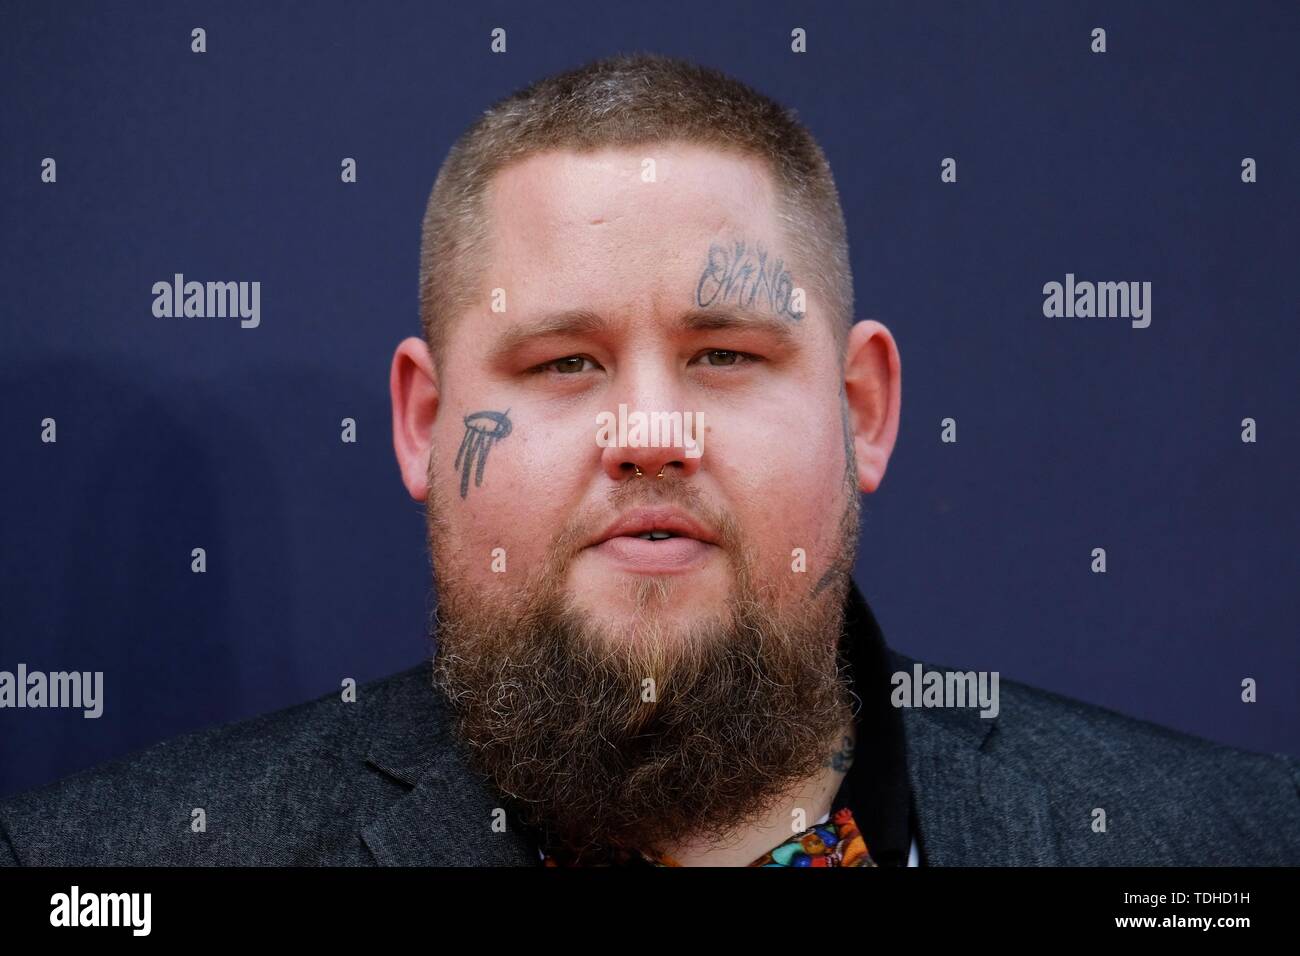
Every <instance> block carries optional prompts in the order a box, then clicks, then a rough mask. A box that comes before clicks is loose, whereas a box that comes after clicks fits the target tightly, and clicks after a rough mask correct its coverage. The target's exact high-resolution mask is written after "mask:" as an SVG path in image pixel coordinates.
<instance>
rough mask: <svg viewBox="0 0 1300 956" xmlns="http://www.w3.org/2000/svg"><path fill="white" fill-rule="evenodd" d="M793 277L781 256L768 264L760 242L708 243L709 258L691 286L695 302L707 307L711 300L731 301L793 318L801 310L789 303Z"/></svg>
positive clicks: (792, 291) (794, 318) (796, 319)
mask: <svg viewBox="0 0 1300 956" xmlns="http://www.w3.org/2000/svg"><path fill="white" fill-rule="evenodd" d="M792 295H794V279H793V278H792V277H791V275H790V271H789V270H788V269H786V267H785V260H783V259H776V260H774V261H773V262H772V264H771V265H770V266H769V265H768V262H767V250H766V249H765V248H763V244H762V243H756V244H755V245H754V248H753V249H749V248H748V247H747V246H746V245H745V243H743V242H735V243H732V247H731V248H730V249H728V248H727V247H726V246H722V245H718V244H717V243H714V244H713V245H711V246H709V261H708V264H707V265H706V266H705V267H704V271H703V272H702V273H701V274H700V282H699V285H697V286H696V287H695V304H696V305H698V306H700V307H701V308H706V309H707V308H708V307H709V306H711V305H713V303H715V302H719V303H722V302H735V303H736V304H737V305H739V306H741V307H742V308H749V307H751V306H755V305H757V306H760V307H766V308H767V309H768V310H769V311H771V312H775V313H776V314H777V315H780V316H784V317H785V318H787V319H792V320H794V321H795V322H798V321H800V320H801V319H802V318H803V314H802V313H799V312H796V311H794V309H792V308H791V307H790V297H791V296H792Z"/></svg>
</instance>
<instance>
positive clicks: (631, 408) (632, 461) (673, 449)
mask: <svg viewBox="0 0 1300 956" xmlns="http://www.w3.org/2000/svg"><path fill="white" fill-rule="evenodd" d="M610 416H612V417H611V418H606V421H607V422H610V423H611V424H612V426H613V427H611V428H610V429H609V438H610V439H611V440H610V441H608V442H607V443H605V447H604V448H603V449H602V450H601V466H602V467H603V468H604V469H605V474H607V475H608V476H609V477H610V478H611V479H612V480H613V481H627V480H630V479H634V478H646V479H648V480H650V481H656V480H660V479H664V478H669V477H676V478H689V477H691V476H692V475H694V474H695V473H696V472H697V471H699V470H700V460H701V458H702V457H703V451H704V421H703V413H702V412H697V411H694V410H684V409H674V410H671V411H665V410H663V409H662V407H655V406H649V407H647V405H646V404H645V403H638V404H637V405H628V404H620V405H619V407H618V408H616V409H611V410H610Z"/></svg>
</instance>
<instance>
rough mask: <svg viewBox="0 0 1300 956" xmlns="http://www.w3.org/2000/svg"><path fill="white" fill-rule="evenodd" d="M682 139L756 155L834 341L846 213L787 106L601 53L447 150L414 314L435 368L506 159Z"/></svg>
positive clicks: (499, 108)
mask: <svg viewBox="0 0 1300 956" xmlns="http://www.w3.org/2000/svg"><path fill="white" fill-rule="evenodd" d="M667 141H679V142H686V143H690V144H695V145H708V146H716V147H717V148H719V149H730V150H735V151H738V152H740V153H743V154H747V155H752V156H756V157H758V158H760V159H762V160H763V161H764V162H766V164H767V166H768V169H769V170H770V171H771V173H772V175H773V176H774V178H775V180H776V183H777V186H778V194H779V196H780V197H781V208H780V209H779V210H778V215H779V217H780V219H781V221H782V223H783V224H784V227H785V229H786V233H787V237H788V238H789V241H790V246H791V253H790V255H792V256H797V257H798V261H799V264H800V267H801V271H800V273H799V274H800V275H801V276H807V277H808V278H807V279H806V280H805V282H806V284H808V285H809V286H811V290H810V291H812V292H813V293H814V294H816V295H817V297H818V299H819V300H820V301H821V302H823V303H825V305H826V307H827V309H828V311H829V313H830V315H829V318H830V321H831V323H832V329H833V331H834V334H835V338H836V341H837V343H838V344H839V346H840V348H841V349H842V348H843V345H844V341H845V339H846V337H847V329H848V326H849V325H850V324H851V323H852V315H853V278H852V273H851V271H850V266H849V253H848V239H847V235H846V230H845V225H844V213H843V211H842V210H841V208H840V201H839V195H838V193H837V191H836V189H835V180H834V178H833V177H832V175H831V169H830V164H829V163H827V161H826V157H825V155H824V154H823V153H822V150H821V147H820V146H818V145H817V142H816V140H814V139H813V137H812V134H811V133H809V132H808V130H807V129H806V128H805V127H804V126H803V125H802V124H801V123H800V122H799V121H798V120H797V119H796V118H795V115H794V113H793V112H792V111H790V110H787V109H785V108H783V107H782V106H780V105H779V104H777V103H776V102H774V101H773V100H771V99H769V98H768V97H766V96H764V95H763V94H761V93H759V92H757V91H755V90H754V89H752V88H750V87H749V86H746V85H745V84H743V83H741V82H739V81H738V80H734V79H732V78H731V77H728V76H726V75H725V74H723V73H720V72H718V71H717V70H712V69H709V68H707V67H702V66H698V65H695V64H693V63H689V62H686V61H683V60H676V59H671V58H668V57H663V56H657V55H652V54H638V55H631V56H618V57H612V58H609V59H604V60H598V61H596V62H594V63H590V64H588V65H586V66H583V67H580V68H578V69H576V70H572V71H569V72H566V73H560V74H556V75H554V76H549V77H546V78H545V79H543V80H540V81H538V82H537V83H534V84H533V85H532V86H529V87H528V88H526V89H524V90H521V91H519V92H518V93H515V94H513V95H511V96H509V97H507V98H505V99H504V100H501V101H500V102H498V103H497V104H495V105H494V106H492V107H491V108H490V109H489V110H487V111H486V112H485V113H484V114H483V115H482V116H481V117H479V119H478V120H477V121H476V122H475V123H474V124H473V125H472V126H470V128H469V129H467V130H466V131H465V132H464V133H463V134H462V135H461V136H460V138H459V139H458V140H456V142H455V144H454V145H453V146H452V148H451V151H450V153H449V154H448V155H447V159H446V160H445V161H444V162H443V164H442V169H441V170H439V172H438V178H437V180H436V181H435V182H434V185H433V191H432V193H431V194H430V196H429V204H428V207H427V208H426V210H425V215H424V224H423V230H422V234H421V247H420V321H421V325H422V327H423V331H424V338H425V341H426V342H427V343H428V345H429V348H430V349H431V350H432V352H433V354H434V357H435V360H436V361H437V362H438V364H439V365H441V362H442V359H441V355H442V345H443V341H444V338H443V336H444V332H445V328H446V324H447V322H448V321H449V320H450V319H452V318H454V317H455V316H457V315H460V314H461V313H462V312H464V311H465V310H466V309H468V308H470V306H471V305H472V304H473V301H474V297H475V294H476V286H477V282H478V278H479V277H478V276H477V275H476V274H475V273H474V272H473V271H472V267H471V266H470V263H472V262H474V261H476V260H477V259H478V258H479V257H478V256H476V252H479V251H481V250H482V248H483V240H484V238H485V232H486V224H485V221H484V220H485V219H486V217H485V215H484V212H483V197H484V194H485V192H486V187H487V185H488V183H489V182H490V181H491V179H492V177H493V176H494V175H495V174H496V173H498V172H500V171H501V170H502V169H504V168H505V167H506V166H508V165H510V164H511V163H514V162H517V161H519V160H522V159H524V158H525V157H528V156H531V155H533V154H536V153H540V152H543V151H547V150H574V151H578V152H583V151H588V150H595V149H602V148H606V147H611V146H613V147H620V146H641V145H644V144H646V143H655V142H667Z"/></svg>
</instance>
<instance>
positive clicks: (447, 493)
mask: <svg viewBox="0 0 1300 956" xmlns="http://www.w3.org/2000/svg"><path fill="white" fill-rule="evenodd" d="M421 263H422V268H421V277H420V282H421V286H420V288H421V312H422V319H423V332H424V335H423V337H422V338H418V339H417V338H411V339H408V340H406V341H404V342H402V343H401V345H400V346H399V347H398V349H397V352H396V354H395V356H394V360H393V364H392V370H391V377H390V389H391V394H392V402H393V433H394V445H395V449H396V453H397V459H398V463H399V465H400V468H401V474H402V479H403V482H404V483H405V485H406V487H407V489H408V491H409V493H410V494H411V495H412V497H414V498H415V499H416V500H418V501H423V502H425V504H426V508H427V516H428V534H429V545H430V550H431V554H432V557H433V563H434V572H435V578H436V582H437V585H438V592H439V604H438V612H437V632H436V638H437V642H436V643H437V650H436V653H435V656H434V661H433V667H432V668H426V667H421V668H417V669H415V670H413V671H410V672H408V673H406V674H402V675H398V676H397V677H394V678H390V679H388V680H385V681H381V682H378V683H376V684H373V685H369V686H367V687H363V688H361V689H360V691H359V693H358V699H357V700H356V702H352V703H347V702H343V701H340V700H338V699H337V698H336V697H333V696H331V697H328V698H323V699H321V700H319V701H316V702H314V703H311V704H306V705H302V706H299V707H296V708H293V709H290V710H287V711H284V712H282V713H279V714H275V715H271V716H269V717H264V718H260V719H258V720H253V721H249V722H246V723H243V724H239V725H236V726H233V727H227V728H222V729H217V730H212V731H207V732H204V733H200V734H194V735H190V736H187V737H183V738H180V739H178V740H173V741H169V742H166V743H163V744H160V745H158V746H156V747H154V748H152V749H151V750H148V751H146V752H144V753H143V754H141V755H138V756H136V757H134V758H131V759H128V760H125V761H120V762H118V763H116V764H113V765H110V766H108V767H106V768H103V769H100V770H96V771H92V772H89V773H85V774H81V775H78V776H76V777H73V778H70V779H69V780H66V781H64V782H62V783H60V784H57V785H55V786H53V787H50V788H46V789H44V790H41V791H37V792H34V793H31V794H27V795H24V796H20V797H18V798H15V799H13V800H10V801H9V802H8V803H7V804H5V805H3V806H0V827H3V832H4V834H5V838H6V839H5V841H4V842H3V843H0V855H4V856H7V857H8V858H9V862H18V863H24V864H49V863H54V864H67V863H76V864H84V863H90V864H93V863H144V864H235V863H254V864H272V863H279V864H302V863H324V864H375V863H378V864H486V865H496V864H511V865H550V866H565V865H575V864H576V865H602V864H617V865H622V864H632V865H681V866H694V865H724V866H745V865H751V866H752V865H762V866H870V865H893V866H902V865H906V864H907V863H909V861H910V862H912V863H914V864H915V863H918V862H923V863H925V864H930V865H944V864H959V865H960V864H965V865H982V864H1141V863H1153V864H1205V863H1241V864H1250V863H1295V862H1300V802H1298V801H1297V792H1296V784H1297V761H1295V760H1292V759H1290V758H1286V757H1282V756H1265V755H1256V754H1249V753H1244V752H1240V751H1235V750H1231V749H1228V748H1225V747H1221V746H1217V745H1214V744H1211V743H1209V742H1206V741H1201V740H1197V739H1195V738H1191V737H1187V736H1184V735H1180V734H1176V733H1173V732H1170V731H1166V730H1163V729H1161V728H1158V727H1154V726H1151V725H1148V724H1143V723H1140V722H1137V721H1134V720H1130V719H1127V718H1124V717H1121V716H1119V715H1117V714H1113V713H1110V712H1107V711H1104V710H1100V709H1097V708H1093V707H1090V706H1087V705H1084V704H1081V703H1077V702H1073V701H1068V700H1065V699H1062V698H1059V697H1056V696H1053V695H1051V694H1047V693H1043V692H1039V691H1035V690H1032V689H1030V688H1027V687H1023V686H1018V685H1015V684H1005V683H1004V684H1002V685H1001V692H1000V694H998V695H997V697H996V699H995V700H993V701H992V702H989V701H985V703H991V704H992V706H988V707H984V708H983V709H977V708H975V707H971V706H965V705H962V704H960V703H953V702H949V703H950V704H951V706H946V707H942V706H941V707H915V708H913V707H899V706H895V705H896V704H898V703H905V702H906V699H907V698H906V695H902V697H901V698H900V696H899V695H897V694H895V690H896V689H897V688H898V686H900V681H899V679H898V678H896V677H895V676H894V675H898V674H901V675H910V674H912V673H917V674H918V675H919V674H920V673H921V669H919V665H916V662H914V661H911V660H909V659H907V658H904V657H902V656H901V655H898V654H895V653H893V652H891V651H889V650H887V649H886V647H885V645H884V643H883V639H882V637H881V634H880V632H879V629H878V627H877V626H876V623H875V620H874V618H873V617H872V614H871V611H870V609H869V608H868V607H867V606H866V604H865V602H864V601H863V599H862V597H861V595H860V593H859V592H858V591H857V589H856V587H855V586H854V585H853V583H852V580H851V578H850V571H851V568H852V566H853V557H854V553H855V550H856V546H857V538H858V527H859V522H858V508H859V493H860V492H865V493H870V492H873V491H875V490H876V488H877V487H879V485H880V483H881V481H882V480H883V477H884V474H885V469H886V465H887V463H888V461H889V457H890V454H891V452H892V450H893V446H894V442H895V438H896V436H897V433H898V425H899V414H900V395H901V379H900V362H899V355H898V349H897V347H896V344H895V342H894V340H893V338H892V336H891V335H890V333H889V331H888V330H887V329H886V328H885V327H884V326H882V325H881V324H880V323H878V322H873V321H863V322H858V323H857V324H852V316H853V304H852V281H851V277H850V272H849V260H848V249H847V241H846V236H845V227H844V220H843V215H842V213H841V210H840V207H839V201H838V198H837V194H836V190H835V186H834V183H833V180H832V178H831V174H830V169H829V167H828V165H827V163H826V160H825V158H824V156H823V154H822V152H821V151H820V149H819V148H818V146H817V145H816V143H815V142H814V141H813V139H812V137H811V135H810V134H809V133H808V132H807V130H805V129H804V128H803V127H802V126H801V125H799V123H798V122H797V121H795V120H794V118H793V117H792V116H791V115H790V114H788V113H787V112H786V111H784V110H782V109H781V108H780V107H778V106H777V105H776V104H774V103H772V102H771V101H770V100H768V99H766V98H765V97H763V96H761V95H759V94H757V93H755V92H754V91H752V90H750V89H749V88H747V87H745V86H743V85H741V84H739V83H737V82H735V81H733V80H730V79H728V78H726V77H724V76H722V75H720V74H717V73H715V72H712V71H709V70H705V69H700V68H698V67H694V66H691V65H687V64H683V63H680V62H676V61H672V60H667V59H662V58H657V57H648V56H642V57H628V58H618V59H613V60H608V61H603V62H600V63H595V64H592V65H590V66H588V67H585V68H583V69H580V70H577V71H574V72H572V73H567V74H564V75H560V76H556V77H551V78H549V79H546V80H544V81H542V82H541V83H539V84H537V85H535V86H534V87H532V88H530V89H528V90H526V91H524V92H522V93H520V94H517V95H516V96H514V97H511V98H509V99H507V100H506V101H504V102H502V103H500V104H498V105H497V106H495V107H494V108H493V109H492V110H491V111H489V112H488V113H487V114H486V115H485V116H484V117H482V118H481V119H480V120H479V121H478V122H477V123H476V124H475V125H474V126H473V127H472V128H471V129H470V130H469V131H468V132H467V133H466V134H465V135H464V136H463V137H462V138H461V139H460V140H459V141H458V142H457V143H456V145H455V146H454V147H453V149H452V151H451V154H450V156H449V157H448V159H447V161H446V163H445V164H444V166H443V168H442V170H441V172H440V174H439V176H438V179H437V182H436V184H435V186H434V189H433V193H432V196H431V198H430V201H429V206H428V211H427V214H426V217H425V221H424V234H423V250H422V259H421ZM647 422H649V425H647ZM615 423H617V427H615ZM914 667H917V668H918V669H917V670H915V671H914ZM932 670H933V669H932ZM939 673H940V675H941V676H940V678H939V679H938V680H939V682H940V683H944V682H945V681H946V683H944V686H949V687H950V686H957V684H956V682H953V681H948V680H947V676H948V675H949V674H952V673H955V672H946V671H939ZM993 687H994V689H995V691H996V689H997V685H996V684H994V685H993ZM967 703H969V702H967ZM198 810H202V816H203V819H204V821H205V826H204V827H199V828H196V827H195V826H193V825H192V821H193V820H194V819H196V818H197V817H196V813H197V811H198Z"/></svg>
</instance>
